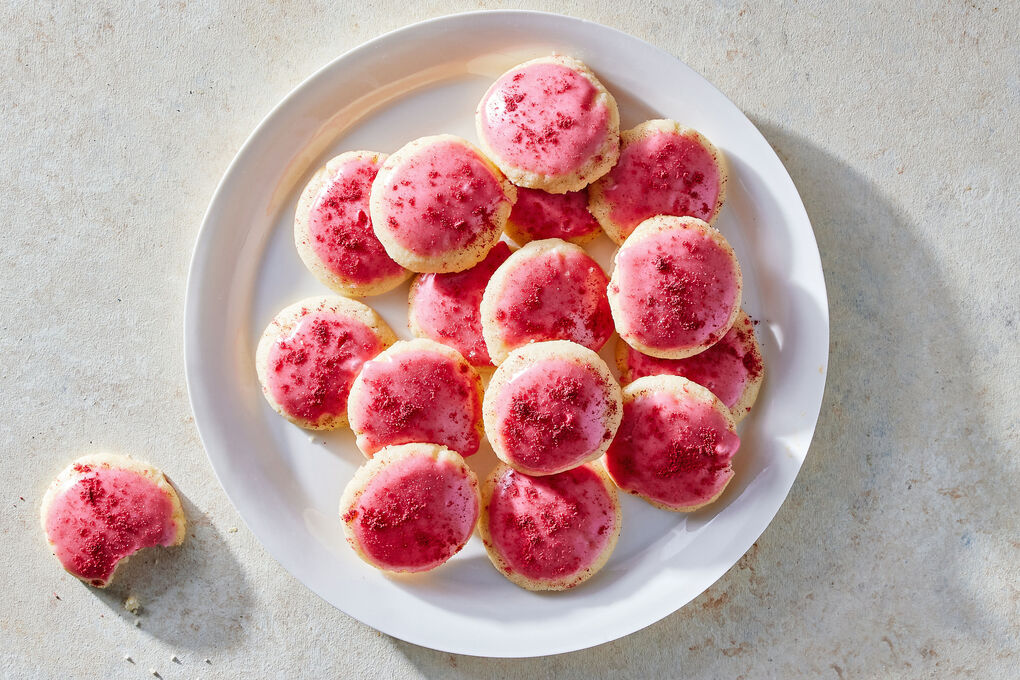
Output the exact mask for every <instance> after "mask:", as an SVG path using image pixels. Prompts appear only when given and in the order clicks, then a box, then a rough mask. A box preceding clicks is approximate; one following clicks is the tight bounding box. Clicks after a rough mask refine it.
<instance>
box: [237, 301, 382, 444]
mask: <svg viewBox="0 0 1020 680" xmlns="http://www.w3.org/2000/svg"><path fill="white" fill-rule="evenodd" d="M396 339H397V338H396V336H395V335H394V334H393V331H392V330H390V327H389V326H387V325H386V322H385V321H383V320H382V318H381V317H380V316H379V315H378V314H376V312H375V310H373V309H372V308H371V307H369V306H368V305H365V304H362V303H361V302H357V301H356V300H351V299H349V298H345V297H339V296H322V297H311V298H307V299H304V300H301V301H299V302H295V303H294V304H292V305H290V306H288V307H286V308H284V309H283V310H282V311H281V312H280V313H279V314H277V315H276V317H275V318H274V319H273V320H272V322H270V324H269V326H267V327H266V330H265V332H264V333H263V334H262V338H261V339H260V340H259V345H258V349H257V350H256V352H255V369H256V371H257V372H258V376H259V382H261V383H262V394H264V395H265V397H266V401H268V402H269V404H270V406H272V407H273V408H274V409H275V410H276V412H277V413H279V414H280V415H282V416H283V417H284V418H286V419H287V420H289V421H291V422H292V423H294V424H295V425H299V426H301V427H304V428H308V429H310V430H336V429H339V428H342V427H344V426H345V425H347V397H348V394H349V393H350V389H351V384H352V383H353V382H354V378H355V376H357V375H358V373H359V372H360V371H361V366H362V364H364V363H365V362H366V361H367V360H369V359H371V358H372V357H374V356H375V355H377V354H378V353H379V352H381V351H383V350H384V349H386V348H387V347H389V346H390V345H392V344H393V343H394V342H396Z"/></svg>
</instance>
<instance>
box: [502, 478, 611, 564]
mask: <svg viewBox="0 0 1020 680" xmlns="http://www.w3.org/2000/svg"><path fill="white" fill-rule="evenodd" d="M488 511H489V540H490V542H491V544H492V547H493V548H494V549H495V551H496V552H497V553H498V554H499V555H500V556H502V558H503V559H504V560H505V562H506V567H507V569H508V570H509V571H510V572H511V573H515V572H516V573H519V574H521V575H523V576H525V577H527V578H530V579H534V580H547V581H559V580H561V579H566V578H570V577H571V576H572V575H574V574H578V572H581V571H583V570H585V569H587V568H589V567H591V566H592V565H593V564H594V563H595V562H596V561H597V560H598V558H599V556H600V555H601V554H602V553H603V551H604V550H605V549H606V548H607V547H608V545H609V542H610V540H611V539H612V536H613V534H614V532H615V530H616V506H615V504H614V503H613V499H612V498H611V497H610V495H609V492H607V491H606V487H605V486H604V485H603V483H602V480H601V479H599V476H598V475H597V474H596V473H595V472H594V471H593V470H592V469H591V468H590V467H589V466H587V465H582V466H580V467H576V468H574V469H572V470H567V471H566V472H561V473H559V474H556V475H547V476H544V477H529V476H528V475H525V474H522V473H520V472H517V471H516V470H513V469H512V468H506V469H505V470H503V472H502V474H501V475H500V476H499V478H498V479H497V480H496V483H495V485H494V487H493V491H492V497H491V499H490V501H489V508H488Z"/></svg>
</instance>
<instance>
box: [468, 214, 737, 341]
mask: <svg viewBox="0 0 1020 680" xmlns="http://www.w3.org/2000/svg"><path fill="white" fill-rule="evenodd" d="M614 260H615V268H614V269H613V278H612V280H611V281H610V284H609V304H610V306H611V307H612V310H613V321H615V322H616V330H617V331H618V332H619V333H620V337H621V338H623V339H624V340H625V341H626V342H627V344H629V345H630V346H631V347H634V348H635V349H637V350H639V351H641V352H644V353H645V354H649V355H651V356H654V357H659V358H660V359H683V358H684V357H689V356H692V355H694V354H697V353H699V352H702V351H704V350H705V349H707V348H709V347H711V346H712V345H714V344H715V343H716V342H718V341H719V339H720V338H722V337H723V336H724V335H726V333H727V331H729V329H730V327H731V326H733V322H734V321H736V319H737V315H738V314H739V313H740V294H741V287H742V279H741V274H740V263H739V262H737V256H736V254H734V252H733V248H731V247H730V244H729V243H728V242H727V241H726V239H725V237H723V235H722V234H721V233H719V231H718V230H716V229H715V228H714V227H712V226H710V225H708V224H707V223H705V222H703V221H701V220H699V219H697V218H695V217H672V216H667V215H659V216H657V217H652V218H650V219H647V220H645V221H644V222H642V223H641V225H640V226H639V227H638V228H637V229H635V230H634V233H633V234H631V236H630V238H628V239H627V241H626V242H625V243H624V244H623V245H622V246H621V247H620V249H619V250H618V251H617V252H616V256H615V258H614ZM483 318H484V316H483Z"/></svg>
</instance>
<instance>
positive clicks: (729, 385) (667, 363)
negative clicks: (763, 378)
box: [623, 317, 762, 408]
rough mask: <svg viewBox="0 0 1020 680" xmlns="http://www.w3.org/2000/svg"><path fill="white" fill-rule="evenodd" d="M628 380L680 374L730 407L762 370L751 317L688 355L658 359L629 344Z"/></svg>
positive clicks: (624, 377) (626, 381)
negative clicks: (709, 345)
mask: <svg viewBox="0 0 1020 680" xmlns="http://www.w3.org/2000/svg"><path fill="white" fill-rule="evenodd" d="M627 367H628V368H627V373H626V375H624V376H623V382H625V383H628V382H632V381H634V380H637V379H638V378H643V377H645V376H648V375H679V376H682V377H684V378H687V379H688V380H691V381H693V382H696V383H698V384H699V385H702V386H703V387H707V388H708V389H709V390H711V391H712V394H714V395H715V396H717V397H719V401H721V402H722V403H724V404H726V407H727V408H733V406H734V405H735V404H736V403H737V401H739V400H740V396H741V395H742V394H743V393H744V388H745V387H747V384H748V383H749V382H751V381H753V380H756V379H757V378H758V376H759V375H761V371H762V361H761V353H760V352H759V351H758V347H757V345H756V344H755V342H754V328H753V326H752V324H751V320H750V319H748V318H746V317H744V318H743V319H742V320H741V321H738V322H737V323H735V324H734V325H733V327H732V328H731V329H730V330H729V332H728V333H726V335H724V336H723V338H722V340H720V341H719V342H717V343H715V344H714V345H712V346H711V347H709V348H708V349H706V350H705V351H704V352H701V353H699V354H695V355H694V356H692V357H688V358H686V359H658V358H656V357H650V356H648V355H647V354H642V353H641V352H639V351H637V350H636V349H634V348H633V347H630V346H627Z"/></svg>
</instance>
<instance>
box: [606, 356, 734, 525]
mask: <svg viewBox="0 0 1020 680" xmlns="http://www.w3.org/2000/svg"><path fill="white" fill-rule="evenodd" d="M735 427H736V424H735V423H734V422H733V416H732V415H731V414H730V410H729V409H728V408H726V405H725V404H724V403H722V402H721V401H719V400H718V399H717V398H716V397H715V395H714V394H712V393H711V392H709V391H708V390H707V389H706V388H704V387H702V386H701V385H698V384H697V383H693V382H691V381H690V380H688V379H687V378H681V377H680V376H676V375H655V376H649V377H647V378H639V379H638V380H635V381H634V382H632V383H631V384H629V385H627V386H626V387H625V388H623V422H622V423H621V424H620V429H619V430H618V431H617V433H616V439H614V440H613V444H612V445H611V446H610V447H609V451H607V452H606V456H605V465H606V470H607V471H608V472H609V475H610V476H611V477H612V478H613V481H614V482H616V484H617V486H619V487H620V489H622V490H623V491H626V492H628V493H632V494H634V495H635V496H640V497H642V498H644V499H645V500H646V501H648V502H649V503H651V504H652V505H655V506H657V507H660V508H662V509H664V510H673V511H679V512H693V511H694V510H697V509H698V508H701V507H704V506H706V505H708V504H709V503H711V502H712V501H714V500H715V499H717V498H718V497H719V496H720V495H722V492H723V490H724V489H725V488H726V485H727V484H728V483H729V481H730V479H732V477H733V468H732V467H731V466H730V461H731V460H732V458H733V455H734V454H735V453H736V452H737V449H738V448H739V447H740V438H739V437H737V433H736V431H735V430H734V428H735Z"/></svg>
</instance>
